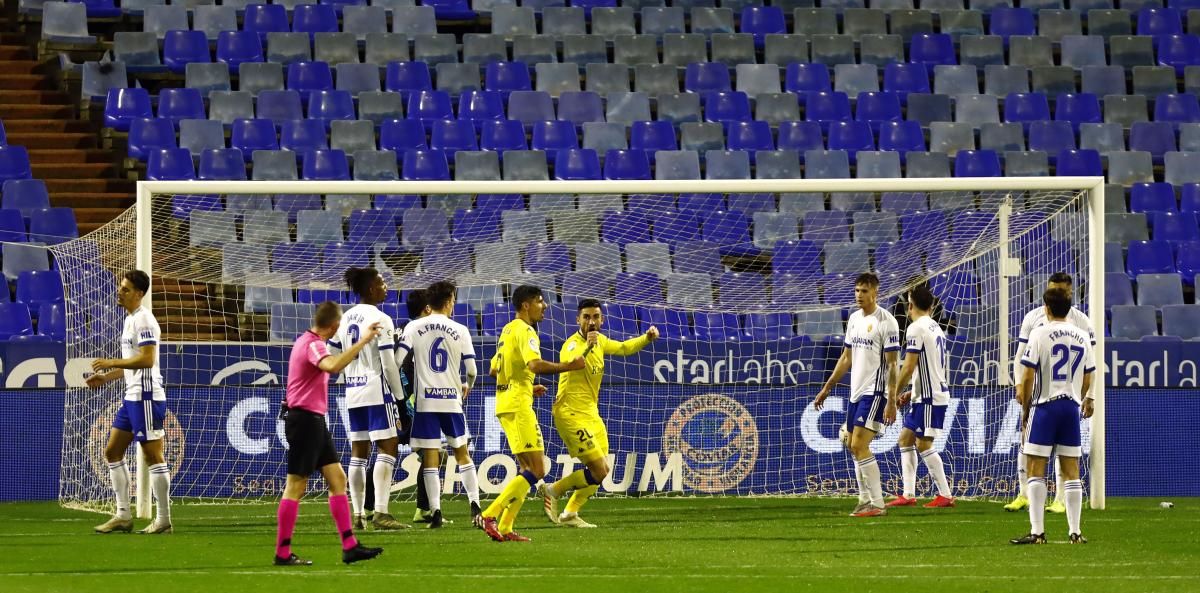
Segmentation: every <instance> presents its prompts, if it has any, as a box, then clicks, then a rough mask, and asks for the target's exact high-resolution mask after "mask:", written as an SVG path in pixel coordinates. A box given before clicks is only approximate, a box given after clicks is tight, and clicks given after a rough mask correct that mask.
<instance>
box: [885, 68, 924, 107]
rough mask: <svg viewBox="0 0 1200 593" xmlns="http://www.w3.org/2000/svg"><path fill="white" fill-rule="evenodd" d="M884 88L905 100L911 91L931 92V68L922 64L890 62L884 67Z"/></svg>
mask: <svg viewBox="0 0 1200 593" xmlns="http://www.w3.org/2000/svg"><path fill="white" fill-rule="evenodd" d="M883 90H884V91H886V92H892V93H897V94H898V95H899V96H900V98H901V100H902V101H903V100H905V99H906V98H907V95H908V94H909V93H929V92H931V90H930V86H929V70H928V69H927V68H925V67H924V66H923V65H922V64H888V65H887V66H884V68H883Z"/></svg>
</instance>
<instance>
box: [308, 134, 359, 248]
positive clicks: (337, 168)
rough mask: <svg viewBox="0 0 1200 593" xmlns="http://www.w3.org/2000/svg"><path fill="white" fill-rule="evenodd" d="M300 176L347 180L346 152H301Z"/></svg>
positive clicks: (348, 177) (320, 150)
mask: <svg viewBox="0 0 1200 593" xmlns="http://www.w3.org/2000/svg"><path fill="white" fill-rule="evenodd" d="M301 177H302V178H303V179H306V180H313V181H349V179H350V165H349V164H348V162H347V160H346V153H344V152H342V151H340V150H327V149H316V150H310V151H308V152H305V153H303V154H302V156H301ZM352 238H353V237H352Z"/></svg>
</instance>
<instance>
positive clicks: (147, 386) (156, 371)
mask: <svg viewBox="0 0 1200 593" xmlns="http://www.w3.org/2000/svg"><path fill="white" fill-rule="evenodd" d="M161 337H162V330H161V329H159V327H158V320H157V319H155V318H154V314H153V313H151V312H150V311H149V310H148V309H146V308H144V307H141V308H138V310H136V311H134V312H133V313H130V314H129V315H126V316H125V326H124V328H123V329H122V330H121V358H133V357H134V356H137V355H138V352H139V351H141V349H142V346H151V345H153V346H154V366H152V367H150V368H148V369H124V372H125V400H126V401H141V400H144V399H147V398H149V399H152V400H154V401H156V402H165V401H167V392H166V391H165V390H164V389H163V378H162V371H161V370H160V366H159V363H160V361H161V357H160V356H159V351H158V342H159V339H160V338H161Z"/></svg>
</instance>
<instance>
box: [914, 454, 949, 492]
mask: <svg viewBox="0 0 1200 593" xmlns="http://www.w3.org/2000/svg"><path fill="white" fill-rule="evenodd" d="M921 460H922V461H924V462H925V469H927V470H929V475H930V476H933V483H934V484H937V490H938V495H939V496H944V497H946V498H950V483H949V482H947V481H946V466H944V465H942V456H941V455H938V452H937V450H936V449H929V450H928V451H925V452H924V453H922V454H921Z"/></svg>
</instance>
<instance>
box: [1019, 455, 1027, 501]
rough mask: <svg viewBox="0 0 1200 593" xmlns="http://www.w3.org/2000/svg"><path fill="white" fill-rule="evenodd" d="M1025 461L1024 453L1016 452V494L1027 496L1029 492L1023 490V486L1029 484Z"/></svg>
mask: <svg viewBox="0 0 1200 593" xmlns="http://www.w3.org/2000/svg"><path fill="white" fill-rule="evenodd" d="M1025 462H1026V459H1025V454H1024V453H1017V494H1018V495H1019V496H1024V497H1025V498H1029V493H1028V492H1026V491H1025V486H1026V485H1027V484H1029V468H1028V467H1027V466H1026V465H1025Z"/></svg>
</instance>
